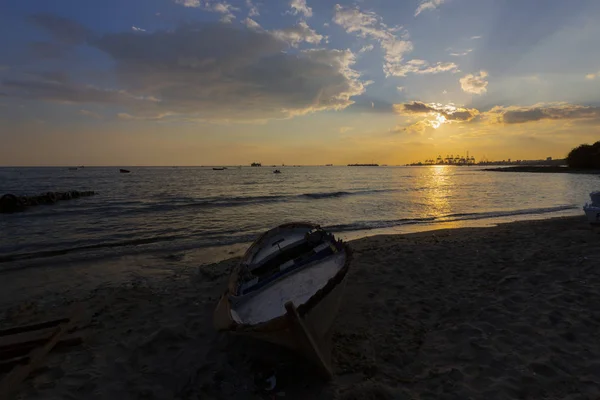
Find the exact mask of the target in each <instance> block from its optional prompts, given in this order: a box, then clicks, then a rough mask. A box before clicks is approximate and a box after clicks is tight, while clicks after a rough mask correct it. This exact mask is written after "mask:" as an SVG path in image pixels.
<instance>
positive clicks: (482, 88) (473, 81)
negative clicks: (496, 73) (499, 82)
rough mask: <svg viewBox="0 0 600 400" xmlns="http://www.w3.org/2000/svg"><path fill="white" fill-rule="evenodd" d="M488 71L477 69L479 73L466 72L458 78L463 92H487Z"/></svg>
mask: <svg viewBox="0 0 600 400" xmlns="http://www.w3.org/2000/svg"><path fill="white" fill-rule="evenodd" d="M487 76H488V73H487V72H486V71H479V75H473V74H468V75H465V76H463V77H462V78H460V80H459V82H460V87H461V88H462V90H463V91H464V92H467V93H473V94H483V93H485V92H487V85H488V82H487V80H486V79H485V78H487Z"/></svg>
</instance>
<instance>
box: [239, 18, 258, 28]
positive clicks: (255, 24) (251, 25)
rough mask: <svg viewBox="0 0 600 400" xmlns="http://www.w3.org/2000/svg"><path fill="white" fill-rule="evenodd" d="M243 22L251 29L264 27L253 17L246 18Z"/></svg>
mask: <svg viewBox="0 0 600 400" xmlns="http://www.w3.org/2000/svg"><path fill="white" fill-rule="evenodd" d="M243 24H244V25H246V26H247V27H248V28H250V29H262V26H260V24H259V23H258V22H256V21H255V20H253V19H252V18H246V19H245V20H244V21H243Z"/></svg>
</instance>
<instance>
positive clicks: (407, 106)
mask: <svg viewBox="0 0 600 400" xmlns="http://www.w3.org/2000/svg"><path fill="white" fill-rule="evenodd" d="M394 110H395V111H396V112H397V113H398V114H400V115H403V116H423V117H425V118H424V119H422V120H419V121H417V122H415V123H413V124H411V125H409V126H406V127H402V126H396V128H394V132H407V133H419V134H420V133H423V132H425V131H426V130H428V129H429V128H433V129H437V128H439V127H440V126H441V125H443V124H451V123H465V122H471V121H473V120H475V118H476V117H478V116H479V115H480V112H479V110H477V109H475V108H465V107H457V106H456V105H454V104H452V103H449V104H441V103H423V102H421V101H413V102H409V103H401V104H394Z"/></svg>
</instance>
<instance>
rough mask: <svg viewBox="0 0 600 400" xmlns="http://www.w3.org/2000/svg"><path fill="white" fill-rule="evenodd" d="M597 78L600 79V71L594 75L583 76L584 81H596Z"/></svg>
mask: <svg viewBox="0 0 600 400" xmlns="http://www.w3.org/2000/svg"><path fill="white" fill-rule="evenodd" d="M599 77H600V71H598V72H596V73H595V74H587V75H586V76H585V79H589V80H593V79H596V78H599Z"/></svg>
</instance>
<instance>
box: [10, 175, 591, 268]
mask: <svg viewBox="0 0 600 400" xmlns="http://www.w3.org/2000/svg"><path fill="white" fill-rule="evenodd" d="M279 169H280V170H281V171H282V173H281V174H273V172H272V171H273V168H268V167H261V168H251V167H244V168H241V169H238V168H229V169H227V170H224V171H213V170H212V169H211V168H200V167H195V168H184V167H180V168H171V167H169V168H134V167H132V168H131V171H132V172H131V173H130V174H119V171H118V169H117V168H91V167H90V168H84V169H79V170H76V171H70V170H68V169H67V168H0V195H1V194H3V193H14V194H19V195H24V194H38V193H42V192H47V191H67V190H95V191H97V192H99V194H98V195H97V196H94V197H88V198H80V199H76V200H69V201H62V202H59V203H57V204H55V205H51V206H37V207H33V208H31V209H29V210H28V211H26V212H22V213H16V214H0V269H12V268H20V267H22V266H31V265H51V264H52V262H55V261H56V260H57V259H61V258H64V257H75V258H76V257H80V258H83V259H86V260H89V259H97V258H102V257H110V256H115V255H123V254H130V253H139V252H162V251H164V252H173V251H181V250H185V249H192V248H201V247H211V246H219V245H229V244H235V243H242V242H249V241H252V240H253V239H254V238H255V237H256V236H257V235H258V234H259V233H261V232H263V231H264V230H266V229H268V228H271V227H273V226H275V225H277V224H280V223H283V222H286V221H294V220H309V221H314V222H317V223H320V224H321V225H322V226H325V227H328V228H329V229H331V230H332V231H334V232H338V233H339V232H351V231H361V230H368V229H377V228H397V229H398V228H402V227H408V226H409V225H410V226H411V227H412V229H414V226H415V225H419V226H421V225H422V226H428V227H431V225H435V224H439V223H442V222H448V221H457V220H458V221H462V220H474V219H477V220H485V219H493V218H498V217H503V218H505V219H506V218H507V217H514V218H515V219H517V218H523V216H529V215H540V214H543V215H547V216H548V217H552V216H556V215H559V214H560V215H564V214H581V206H582V205H583V203H585V201H586V200H587V199H588V193H589V192H591V191H592V190H597V189H598V187H599V186H600V180H598V177H597V176H593V175H571V174H526V173H498V172H485V171H481V170H480V168H477V167H462V168H460V167H280V168H279ZM400 230H401V229H400Z"/></svg>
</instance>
